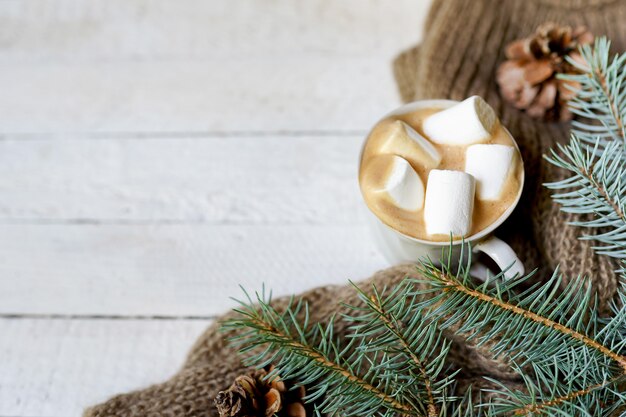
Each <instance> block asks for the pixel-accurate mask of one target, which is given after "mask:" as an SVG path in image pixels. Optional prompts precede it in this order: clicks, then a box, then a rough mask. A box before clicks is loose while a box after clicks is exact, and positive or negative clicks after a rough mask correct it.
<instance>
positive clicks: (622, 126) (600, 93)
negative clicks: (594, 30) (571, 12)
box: [544, 37, 626, 258]
mask: <svg viewBox="0 0 626 417" xmlns="http://www.w3.org/2000/svg"><path fill="white" fill-rule="evenodd" d="M610 47H611V43H610V42H609V41H608V40H607V39H606V38H604V37H602V38H599V39H597V40H596V42H595V44H594V46H593V48H592V47H591V46H589V45H585V46H583V47H582V48H581V49H580V58H581V59H579V60H574V59H571V58H568V59H569V62H570V63H571V64H572V65H574V66H575V67H576V68H577V69H578V71H579V73H578V74H570V75H561V76H560V78H562V79H564V80H566V81H567V82H568V85H569V86H570V87H571V88H572V90H573V91H574V92H575V93H576V94H575V96H574V98H573V99H572V100H571V101H570V102H569V103H568V106H569V108H570V110H571V111H572V112H573V113H574V114H576V115H577V116H579V117H580V119H579V120H574V121H573V122H572V138H571V141H570V142H569V144H567V145H566V146H562V145H558V151H559V152H560V153H561V154H562V156H560V155H559V154H558V153H557V152H555V150H552V151H551V154H550V156H546V159H547V160H548V162H550V163H551V164H553V165H555V166H557V167H559V168H562V169H565V170H566V171H568V172H569V173H570V174H571V176H570V177H569V178H567V179H565V180H562V181H558V182H553V183H548V184H544V185H545V186H547V187H548V188H550V189H552V190H555V191H557V193H556V194H554V195H553V198H554V200H555V201H556V202H557V203H559V204H561V205H562V210H563V211H564V212H569V213H580V214H586V215H590V216H591V217H592V219H591V220H586V221H573V222H571V223H570V224H572V225H575V226H581V227H585V228H590V229H596V230H597V229H601V230H600V233H599V234H597V235H593V234H592V235H589V234H587V235H583V236H581V239H586V240H595V241H597V242H599V243H600V244H599V245H597V246H594V247H593V249H594V250H596V251H597V252H598V253H599V254H602V255H608V256H611V257H614V258H626V212H625V210H624V207H625V205H626V54H622V55H615V56H614V57H613V58H611V57H610Z"/></svg>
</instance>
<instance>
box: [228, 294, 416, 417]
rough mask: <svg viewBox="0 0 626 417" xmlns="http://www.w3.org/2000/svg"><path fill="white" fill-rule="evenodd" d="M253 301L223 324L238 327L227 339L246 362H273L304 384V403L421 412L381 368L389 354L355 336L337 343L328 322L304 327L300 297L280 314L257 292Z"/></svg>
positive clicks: (332, 410)
mask: <svg viewBox="0 0 626 417" xmlns="http://www.w3.org/2000/svg"><path fill="white" fill-rule="evenodd" d="M256 301H257V306H255V305H253V303H252V301H251V300H250V298H248V303H241V306H242V307H241V308H239V309H237V310H236V311H237V312H238V313H239V314H240V317H238V318H235V319H232V320H229V321H227V322H226V323H225V324H224V327H225V328H226V329H232V330H239V331H240V332H241V330H242V329H243V330H244V331H243V332H242V333H240V334H239V335H237V336H234V337H233V339H232V340H233V342H234V343H236V344H237V345H238V346H239V347H240V351H241V353H242V354H243V355H244V357H245V360H244V362H245V363H246V364H247V365H249V366H256V367H263V366H265V365H267V364H269V363H273V364H274V365H276V369H277V372H278V373H279V374H280V375H281V377H282V378H285V379H294V380H296V381H297V383H298V384H299V385H309V392H310V394H309V395H308V396H307V400H308V401H313V400H316V399H319V398H322V397H323V399H322V400H321V401H320V402H319V403H318V404H316V408H317V409H318V411H319V412H321V413H326V414H330V415H336V414H338V413H340V414H341V415H344V416H356V415H363V414H369V415H374V414H376V415H382V416H390V415H393V414H395V413H400V414H402V415H406V416H420V417H421V416H425V414H424V413H421V412H420V411H419V408H418V407H416V406H415V404H416V402H417V401H418V399H417V398H413V397H412V396H411V394H412V393H411V391H410V390H403V389H402V387H401V386H399V385H398V383H397V378H396V376H395V375H391V374H389V373H386V372H383V371H382V370H383V369H385V368H387V367H389V366H390V365H391V364H392V358H390V356H389V355H387V354H385V353H383V354H379V352H372V351H371V350H369V349H367V346H366V345H365V344H363V343H359V342H361V340H360V339H358V338H353V339H352V342H351V343H348V344H347V345H346V346H343V347H341V346H340V345H339V344H338V342H337V341H336V340H335V336H334V333H333V320H331V321H330V323H329V324H328V325H327V326H326V327H323V326H321V325H319V324H318V325H315V326H311V327H310V328H309V326H308V307H307V305H306V303H303V302H302V301H300V302H297V303H293V302H292V303H290V305H289V306H288V307H287V308H286V309H285V311H284V312H282V313H279V312H278V311H276V310H275V309H274V308H273V307H272V306H271V305H270V303H269V301H268V300H265V299H264V297H262V296H259V295H257V300H256ZM302 315H304V319H302V318H301V316H302ZM299 320H303V321H304V324H300V321H299ZM372 353H373V355H372ZM311 386H312V388H311ZM377 410H382V411H380V412H379V411H377Z"/></svg>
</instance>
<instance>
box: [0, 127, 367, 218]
mask: <svg viewBox="0 0 626 417" xmlns="http://www.w3.org/2000/svg"><path fill="white" fill-rule="evenodd" d="M362 141H363V138H362V136H337V135H331V136H294V135H286V136H276V135H269V136H264V137H255V136H243V137H230V136H227V135H221V136H217V137H207V138H152V139H135V140H127V139H115V138H113V139H110V138H107V139H104V140H91V141H89V140H72V139H64V140H58V141H47V140H28V141H19V140H18V141H13V140H5V141H0V190H1V193H2V199H0V222H2V223H7V222H16V221H19V222H69V221H80V222H98V223H102V222H105V223H106V222H109V223H110V222H118V223H119V222H157V221H159V222H202V223H215V224H225V223H228V224H235V223H237V224H344V225H347V224H354V223H357V222H361V223H362V221H363V219H362V217H361V216H360V214H359V213H360V210H361V208H362V207H363V203H362V198H361V195H360V192H359V190H358V184H357V163H358V156H359V152H360V146H361V143H362Z"/></svg>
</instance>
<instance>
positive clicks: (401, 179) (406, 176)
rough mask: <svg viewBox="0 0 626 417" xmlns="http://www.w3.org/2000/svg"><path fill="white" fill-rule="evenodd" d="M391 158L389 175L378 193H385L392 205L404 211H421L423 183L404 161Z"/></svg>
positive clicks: (394, 157)
mask: <svg viewBox="0 0 626 417" xmlns="http://www.w3.org/2000/svg"><path fill="white" fill-rule="evenodd" d="M390 157H391V158H392V161H391V169H390V171H389V175H388V176H387V178H386V179H385V183H384V186H383V188H382V189H381V190H379V191H384V192H386V193H387V194H388V195H389V197H391V200H392V201H393V202H394V204H395V205H396V206H398V207H400V208H402V209H404V210H409V211H417V210H421V208H422V207H423V205H424V183H423V182H422V180H421V179H420V177H419V175H417V172H415V170H414V169H413V167H411V165H410V164H409V163H408V162H407V161H406V159H404V158H401V157H399V156H396V155H390Z"/></svg>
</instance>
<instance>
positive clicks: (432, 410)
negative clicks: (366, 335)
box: [370, 287, 439, 417]
mask: <svg viewBox="0 0 626 417" xmlns="http://www.w3.org/2000/svg"><path fill="white" fill-rule="evenodd" d="M370 301H371V306H372V309H373V310H374V311H375V312H376V313H377V314H378V316H379V317H380V319H381V321H382V322H383V324H384V325H385V327H386V328H387V329H388V330H389V331H390V332H391V334H393V335H394V336H395V337H396V338H397V339H398V342H399V343H400V346H402V349H403V350H404V352H405V353H406V354H407V355H408V356H409V358H411V361H412V362H413V365H415V367H416V368H417V369H418V370H419V373H420V375H421V376H422V378H423V381H424V386H425V387H426V395H427V397H428V417H437V416H438V415H439V410H438V409H437V405H436V404H435V397H434V395H433V389H432V382H431V381H430V376H429V375H428V372H427V371H426V368H425V367H424V365H423V364H422V361H421V360H420V359H419V358H418V357H417V355H416V354H415V352H413V351H412V350H411V346H410V345H409V342H408V340H407V337H406V336H405V335H404V334H403V332H402V331H401V329H400V326H399V325H398V323H397V322H396V321H395V320H393V317H391V315H390V314H389V313H388V312H387V311H385V308H384V307H383V304H382V303H381V300H380V295H379V294H378V292H377V291H376V287H374V294H373V295H372V296H371V297H370Z"/></svg>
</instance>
